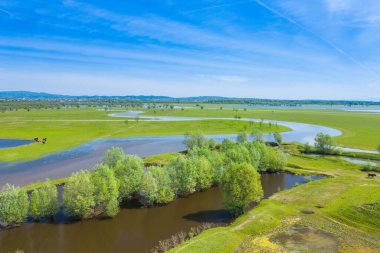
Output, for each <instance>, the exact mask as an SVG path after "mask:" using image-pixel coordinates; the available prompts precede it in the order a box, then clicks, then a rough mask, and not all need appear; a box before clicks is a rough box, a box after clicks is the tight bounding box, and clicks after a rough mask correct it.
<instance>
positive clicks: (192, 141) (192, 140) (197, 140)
mask: <svg viewBox="0 0 380 253" xmlns="http://www.w3.org/2000/svg"><path fill="white" fill-rule="evenodd" d="M207 143H208V142H207V138H206V137H205V136H204V134H203V133H202V132H195V133H187V134H185V140H184V141H183V144H185V146H186V147H187V148H188V149H193V148H195V147H203V146H205V145H206V144H207Z"/></svg>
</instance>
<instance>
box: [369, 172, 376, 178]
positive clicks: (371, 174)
mask: <svg viewBox="0 0 380 253" xmlns="http://www.w3.org/2000/svg"><path fill="white" fill-rule="evenodd" d="M368 177H370V178H374V177H376V174H374V173H368Z"/></svg>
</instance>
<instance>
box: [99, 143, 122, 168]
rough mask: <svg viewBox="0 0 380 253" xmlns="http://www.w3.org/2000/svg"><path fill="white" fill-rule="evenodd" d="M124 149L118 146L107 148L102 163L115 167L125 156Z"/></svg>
mask: <svg viewBox="0 0 380 253" xmlns="http://www.w3.org/2000/svg"><path fill="white" fill-rule="evenodd" d="M124 156H125V154H124V150H123V149H122V148H118V147H112V148H110V149H109V150H107V152H106V154H105V155H104V157H103V161H102V163H104V164H105V165H107V166H108V167H110V168H114V167H115V166H116V163H117V162H118V161H120V160H122V159H123V158H124Z"/></svg>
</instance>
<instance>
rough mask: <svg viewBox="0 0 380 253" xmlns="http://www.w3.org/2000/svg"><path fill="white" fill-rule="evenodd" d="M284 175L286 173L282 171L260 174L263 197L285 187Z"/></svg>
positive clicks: (285, 179)
mask: <svg viewBox="0 0 380 253" xmlns="http://www.w3.org/2000/svg"><path fill="white" fill-rule="evenodd" d="M285 177H286V174H283V173H271V174H261V184H262V186H263V189H264V197H265V198H267V197H269V196H270V195H272V194H273V193H275V192H277V191H279V190H283V189H285V188H286V185H287V182H286V181H287V179H288V178H285ZM289 179H290V178H289ZM289 179H288V180H289Z"/></svg>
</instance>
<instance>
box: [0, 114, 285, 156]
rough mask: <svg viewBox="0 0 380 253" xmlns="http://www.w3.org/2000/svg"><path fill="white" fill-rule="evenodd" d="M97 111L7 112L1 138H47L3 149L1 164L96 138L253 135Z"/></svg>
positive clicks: (229, 125) (239, 125)
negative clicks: (126, 117)
mask: <svg viewBox="0 0 380 253" xmlns="http://www.w3.org/2000/svg"><path fill="white" fill-rule="evenodd" d="M108 113H109V112H104V111H99V110H96V109H60V110H56V109H54V110H53V109H51V110H40V111H36V110H35V111H33V110H32V111H30V112H26V111H17V112H6V113H2V114H1V115H0V138H16V139H30V140H31V139H33V138H34V137H37V136H38V137H47V138H48V141H47V143H46V144H41V143H33V144H30V145H25V146H20V147H14V148H6V149H0V161H22V160H31V159H35V158H38V157H41V156H43V155H46V154H49V153H53V152H57V151H61V150H64V149H68V148H72V147H75V146H78V145H80V144H83V143H85V142H88V141H91V140H94V139H97V138H116V137H129V136H156V135H183V134H184V133H186V132H189V131H194V130H200V131H202V132H204V133H205V134H224V133H238V132H241V131H243V130H246V131H248V132H249V131H252V130H253V129H252V127H250V126H249V123H248V122H240V121H233V120H216V121H215V120H204V121H186V122H183V121H182V122H181V121H179V122H144V121H142V120H140V121H139V122H136V121H135V120H134V119H129V120H128V122H126V119H122V118H114V117H109V116H107V114H108ZM288 130H289V129H288V128H286V127H282V126H278V127H277V128H276V127H275V126H272V127H269V126H268V125H263V127H262V129H261V131H262V132H275V131H279V132H280V131H288Z"/></svg>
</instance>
